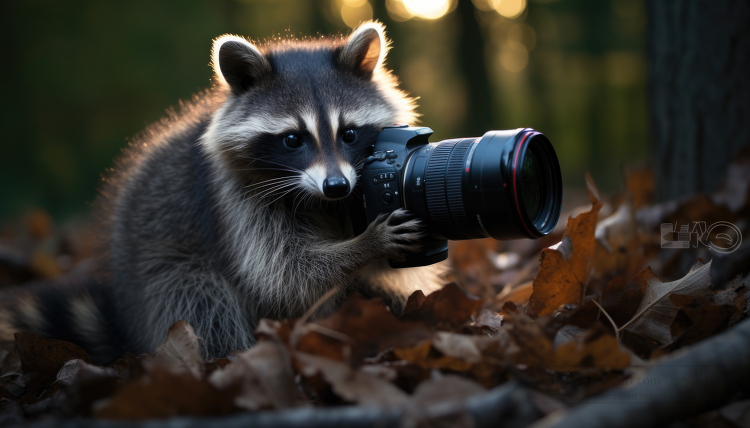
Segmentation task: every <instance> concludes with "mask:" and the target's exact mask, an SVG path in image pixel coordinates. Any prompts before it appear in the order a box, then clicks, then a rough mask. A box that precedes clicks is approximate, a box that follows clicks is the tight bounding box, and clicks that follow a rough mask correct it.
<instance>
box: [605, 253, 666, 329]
mask: <svg viewBox="0 0 750 428" xmlns="http://www.w3.org/2000/svg"><path fill="white" fill-rule="evenodd" d="M656 279H658V278H657V277H656V274H655V273H654V271H652V270H651V268H650V267H647V268H646V269H644V270H642V271H641V272H640V273H639V274H638V275H636V276H634V277H633V278H630V279H628V278H627V277H625V276H616V277H615V278H613V279H612V281H610V282H608V283H607V285H605V286H604V290H602V307H604V310H605V311H607V313H608V314H609V316H611V317H612V320H613V321H614V322H615V324H616V325H617V326H618V327H619V326H622V325H624V324H625V323H626V322H628V321H630V319H632V318H633V315H635V314H636V312H638V307H639V306H640V305H641V300H643V295H644V294H645V293H646V288H647V287H648V282H649V281H652V280H656Z"/></svg>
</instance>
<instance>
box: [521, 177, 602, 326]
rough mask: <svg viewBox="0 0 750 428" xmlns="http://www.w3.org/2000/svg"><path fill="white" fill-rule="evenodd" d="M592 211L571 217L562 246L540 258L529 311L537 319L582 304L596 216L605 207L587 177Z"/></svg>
mask: <svg viewBox="0 0 750 428" xmlns="http://www.w3.org/2000/svg"><path fill="white" fill-rule="evenodd" d="M586 185H587V187H588V190H589V200H590V201H591V204H592V206H591V210H589V211H587V212H584V213H581V214H579V215H578V216H577V217H569V218H568V224H567V226H566V228H565V235H564V236H563V240H562V244H560V245H559V246H558V247H557V249H554V250H553V249H550V248H545V249H544V250H542V253H541V255H540V256H539V273H537V275H536V277H535V278H534V285H533V291H532V293H531V296H530V297H529V309H530V311H531V313H533V314H534V315H536V316H544V315H548V314H551V313H552V312H553V311H555V310H556V309H557V308H558V307H560V306H561V305H565V304H567V303H580V301H581V297H582V294H583V287H584V284H586V282H587V280H588V276H589V273H590V269H591V259H592V256H593V254H594V232H595V230H596V216H597V214H598V213H599V210H600V209H601V208H602V203H601V198H600V196H599V191H598V189H597V188H596V185H595V184H594V182H593V180H592V179H591V176H590V175H588V174H586Z"/></svg>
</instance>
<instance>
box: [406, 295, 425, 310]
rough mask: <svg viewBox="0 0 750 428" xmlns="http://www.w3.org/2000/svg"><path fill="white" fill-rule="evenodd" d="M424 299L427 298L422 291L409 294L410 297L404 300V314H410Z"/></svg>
mask: <svg viewBox="0 0 750 428" xmlns="http://www.w3.org/2000/svg"><path fill="white" fill-rule="evenodd" d="M425 299H427V296H425V295H424V293H423V292H422V290H417V291H415V292H413V293H411V296H409V298H408V299H407V300H406V305H404V312H410V311H413V310H415V309H417V308H418V307H420V306H422V303H424V301H425Z"/></svg>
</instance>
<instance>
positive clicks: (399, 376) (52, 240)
mask: <svg viewBox="0 0 750 428" xmlns="http://www.w3.org/2000/svg"><path fill="white" fill-rule="evenodd" d="M742 162H745V163H744V164H743V163H742ZM738 165H739V166H738ZM743 165H744V167H745V168H747V166H748V165H747V162H746V161H742V159H741V160H740V162H739V163H738V164H735V165H733V168H735V169H736V168H740V167H743ZM624 175H625V186H624V187H625V189H626V190H625V191H624V192H623V193H622V194H619V195H613V196H610V197H608V198H606V199H605V198H602V197H601V196H600V194H599V191H598V190H597V189H596V186H595V184H594V182H593V180H592V179H591V177H589V176H588V175H587V176H586V186H587V191H588V199H589V203H588V204H587V205H585V206H582V207H579V208H574V209H572V210H571V211H570V212H571V213H572V215H571V216H570V217H568V218H567V219H565V218H563V219H561V221H560V225H558V228H557V229H556V230H555V232H553V233H552V234H551V235H550V236H548V237H546V238H544V239H541V240H538V241H515V242H497V241H494V240H474V241H462V242H453V243H451V259H450V261H449V262H450V263H451V265H452V267H453V270H452V273H451V274H450V275H449V277H448V278H446V282H447V285H446V286H445V287H444V288H443V289H441V290H439V291H437V292H435V293H433V294H431V295H428V296H425V295H424V294H422V292H421V291H418V292H415V293H414V294H413V295H412V296H411V297H410V298H409V300H408V303H407V305H406V308H405V310H404V313H403V314H402V315H401V316H399V317H395V316H393V315H392V314H391V313H390V312H389V310H388V308H387V307H386V306H384V305H383V303H382V302H381V301H380V300H379V299H370V300H367V299H364V298H363V297H361V296H358V295H353V296H351V297H350V298H349V299H348V301H347V302H346V303H345V304H344V306H343V307H342V308H341V309H340V310H339V311H337V312H336V313H334V314H333V315H331V316H329V317H327V318H323V319H312V318H310V317H309V316H304V317H302V318H300V319H295V320H283V321H278V320H267V319H264V320H262V321H261V322H260V324H259V326H258V328H257V331H256V336H257V337H258V340H259V342H258V344H257V345H256V346H254V347H253V348H251V349H249V350H245V351H241V350H238V351H236V352H234V353H233V354H231V355H228V356H227V357H226V358H222V359H218V360H212V361H205V360H204V359H203V358H202V357H201V346H202V341H201V338H200V337H198V336H197V335H196V334H195V332H194V331H193V329H192V327H191V326H190V325H188V324H187V323H185V322H184V321H178V322H176V323H175V324H174V325H173V326H172V327H171V328H170V329H169V331H168V332H165V340H164V342H163V343H162V344H161V345H160V346H159V347H158V348H157V350H156V352H155V354H154V355H133V354H130V353H127V354H125V355H123V357H122V358H121V359H119V360H117V361H115V362H113V363H112V364H110V365H109V366H107V367H99V366H95V365H93V364H92V363H91V361H90V359H89V357H88V356H87V355H86V353H85V352H84V351H83V350H82V349H81V348H79V347H78V346H76V345H75V344H72V343H68V342H63V341H59V340H53V339H47V338H43V337H41V336H38V335H36V334H33V333H26V332H19V333H18V334H16V335H15V341H10V342H5V343H2V346H1V347H0V423H2V422H22V421H24V420H34V419H39V418H70V417H80V416H83V417H93V418H100V419H115V420H142V419H149V418H167V417H172V416H177V415H190V416H215V415H225V414H230V413H236V412H247V411H251V412H258V411H267V410H273V409H277V410H278V409H289V408H294V407H300V406H321V407H322V406H326V407H328V406H344V405H353V404H358V405H363V406H378V407H381V408H398V409H406V410H407V412H408V414H411V415H421V417H429V414H428V412H427V411H426V409H428V408H429V406H430V405H434V404H436V403H451V402H452V403H455V402H458V401H461V400H464V399H465V398H467V397H469V396H473V395H478V394H482V393H484V392H485V391H487V390H488V389H489V388H493V387H495V386H497V385H500V384H502V383H504V382H506V381H508V380H511V379H515V380H519V381H521V382H522V383H524V384H525V385H527V386H528V387H530V388H532V389H533V390H535V391H536V392H535V397H537V399H538V406H539V408H540V410H541V411H542V412H549V411H552V410H555V409H560V408H566V407H569V406H573V405H575V404H577V403H578V402H580V401H582V400H584V399H586V398H588V397H592V396H595V395H597V394H600V393H602V392H604V391H607V390H608V389H610V388H613V387H615V386H617V385H620V384H622V383H623V382H625V381H626V380H627V379H629V378H630V377H632V376H635V375H637V373H641V372H642V367H644V366H647V365H648V364H649V363H653V362H658V361H659V359H660V358H663V357H664V356H666V355H668V354H670V353H671V352H673V351H675V350H676V349H679V348H684V347H689V346H690V345H692V344H694V343H696V342H699V341H701V340H703V339H705V338H707V337H710V336H712V335H715V334H717V333H720V332H722V331H724V330H726V329H727V328H730V327H731V326H732V325H734V324H736V323H738V322H739V321H741V320H742V319H743V318H745V317H746V316H747V314H748V310H749V308H750V303H748V299H749V298H750V284H748V281H747V279H746V278H743V277H742V276H738V275H737V274H738V273H746V270H747V266H748V264H747V259H745V260H742V259H736V257H742V256H741V254H744V253H743V251H738V253H739V254H740V255H739V256H736V257H735V258H732V255H731V254H729V255H725V256H724V257H722V258H721V259H717V260H718V263H717V262H716V260H712V259H713V258H714V257H713V256H714V255H715V254H714V253H709V252H708V251H707V250H705V249H702V248H700V247H697V248H692V249H688V250H681V251H677V250H662V249H661V248H660V247H659V244H660V230H659V225H660V224H661V223H664V222H670V221H672V222H680V221H682V222H683V224H684V223H685V222H686V221H692V220H707V221H708V220H711V219H713V218H717V219H719V220H724V221H737V220H739V219H742V218H745V219H746V218H748V217H750V216H748V214H749V211H750V208H749V205H748V203H747V202H748V195H747V189H748V183H744V182H743V183H737V182H734V181H733V182H729V183H726V184H725V186H724V187H723V188H722V189H721V191H720V192H718V193H717V194H716V195H713V196H711V197H705V196H697V197H694V198H691V199H689V200H684V201H678V202H672V203H667V204H651V195H652V193H653V180H652V174H651V172H650V171H649V170H648V169H647V168H631V169H628V170H627V171H626V173H625V174H624ZM736 175H737V174H735V176H736ZM740 176H744V177H747V176H748V174H744V175H740ZM738 189H739V190H738ZM743 189H744V191H745V193H744V194H738V192H742V191H743ZM738 200H741V201H743V202H742V203H738ZM693 216H702V217H700V218H698V217H693ZM686 217H687V218H686ZM739 224H741V225H743V226H742V227H745V228H747V223H746V222H744V223H743V222H739ZM71 230H72V232H70V231H69V232H67V233H65V232H59V231H55V230H54V227H53V225H52V223H51V220H50V219H49V216H48V215H46V214H45V213H44V212H41V211H37V212H34V213H31V214H30V215H29V216H28V217H27V218H26V220H25V223H24V224H15V225H11V226H10V227H6V229H5V230H4V231H3V234H2V241H0V242H2V244H0V245H1V246H0V259H1V260H0V262H1V264H0V287H5V286H9V285H12V284H18V283H22V282H26V281H29V280H36V279H46V278H54V277H56V276H58V275H61V274H65V273H66V272H70V271H72V270H75V269H76V268H77V267H80V266H82V265H85V264H86V263H87V260H88V259H89V258H90V257H91V256H92V255H93V254H94V250H93V248H94V247H93V245H92V244H91V239H90V238H89V235H87V234H86V233H85V232H84V231H82V230H85V229H82V228H72V229H71ZM743 232H745V233H746V232H748V231H747V230H743ZM746 236H748V235H747V233H746ZM741 250H742V248H741ZM745 252H746V251H745ZM704 260H709V261H708V262H704ZM717 265H718V266H717ZM656 272H658V273H659V274H660V275H661V276H662V278H663V279H662V278H660V277H659V276H658V275H657V273H656ZM321 303H322V302H321ZM639 370H641V371H639ZM539 397H541V398H539ZM550 403H551V404H550Z"/></svg>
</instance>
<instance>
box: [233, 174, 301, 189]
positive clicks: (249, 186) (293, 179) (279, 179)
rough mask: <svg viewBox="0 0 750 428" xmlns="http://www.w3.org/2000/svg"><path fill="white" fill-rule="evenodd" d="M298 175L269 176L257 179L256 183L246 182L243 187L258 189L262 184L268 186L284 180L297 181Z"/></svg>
mask: <svg viewBox="0 0 750 428" xmlns="http://www.w3.org/2000/svg"><path fill="white" fill-rule="evenodd" d="M297 180H298V177H281V178H271V179H268V180H263V181H259V182H257V183H253V184H248V185H247V186H245V189H259V188H261V187H264V186H270V185H272V184H277V183H284V182H286V181H297Z"/></svg>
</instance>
